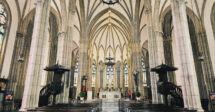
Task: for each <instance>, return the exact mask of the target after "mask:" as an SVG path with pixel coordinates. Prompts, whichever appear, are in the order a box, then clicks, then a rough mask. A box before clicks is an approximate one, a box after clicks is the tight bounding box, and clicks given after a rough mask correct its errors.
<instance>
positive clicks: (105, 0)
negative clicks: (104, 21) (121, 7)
mask: <svg viewBox="0 0 215 112" xmlns="http://www.w3.org/2000/svg"><path fill="white" fill-rule="evenodd" d="M102 2H103V3H104V4H107V5H114V4H116V3H119V0H102Z"/></svg>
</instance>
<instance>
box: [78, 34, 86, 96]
mask: <svg viewBox="0 0 215 112" xmlns="http://www.w3.org/2000/svg"><path fill="white" fill-rule="evenodd" d="M87 48H88V40H87V39H86V38H82V37H81V40H80V50H79V68H78V70H79V73H78V80H77V93H76V97H77V96H78V95H79V93H80V92H81V80H82V77H83V76H84V75H87V73H88V54H87Z"/></svg>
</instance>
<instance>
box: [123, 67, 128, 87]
mask: <svg viewBox="0 0 215 112" xmlns="http://www.w3.org/2000/svg"><path fill="white" fill-rule="evenodd" d="M124 75H125V87H128V65H127V63H125V65H124Z"/></svg>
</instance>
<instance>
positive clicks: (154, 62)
mask: <svg viewBox="0 0 215 112" xmlns="http://www.w3.org/2000/svg"><path fill="white" fill-rule="evenodd" d="M156 2H157V1H156ZM155 10H156V12H157V10H158V9H155ZM158 11H159V10H158ZM145 13H146V14H147V21H148V25H147V30H148V42H149V44H148V47H149V60H150V61H149V64H150V67H151V68H153V67H155V66H158V65H159V64H162V59H163V56H162V55H163V51H162V49H163V46H162V45H163V44H162V42H163V40H162V36H161V32H160V31H159V21H156V20H157V19H153V18H158V17H156V16H155V15H154V16H153V18H152V9H151V8H149V7H147V8H146V9H145ZM152 20H154V22H152ZM155 26H156V28H154V27H155ZM154 29H156V30H157V31H156V30H155V31H154ZM150 78H151V91H152V103H153V104H162V103H163V98H162V96H161V94H159V93H158V91H157V81H158V75H157V74H155V73H152V72H151V73H150Z"/></svg>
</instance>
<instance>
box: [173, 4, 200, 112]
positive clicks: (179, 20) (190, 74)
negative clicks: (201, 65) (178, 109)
mask: <svg viewBox="0 0 215 112" xmlns="http://www.w3.org/2000/svg"><path fill="white" fill-rule="evenodd" d="M171 6H172V16H173V24H174V33H175V41H176V50H177V55H178V59H179V60H180V61H179V62H180V63H179V67H178V68H179V75H181V76H180V77H181V79H179V81H181V85H182V92H183V99H184V107H185V108H188V109H195V110H197V111H199V112H200V111H201V112H203V110H202V107H201V101H200V95H199V87H198V83H197V77H196V70H195V66H194V58H193V52H192V46H191V40H190V34H189V28H188V22H187V14H186V5H185V0H172V1H171Z"/></svg>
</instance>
